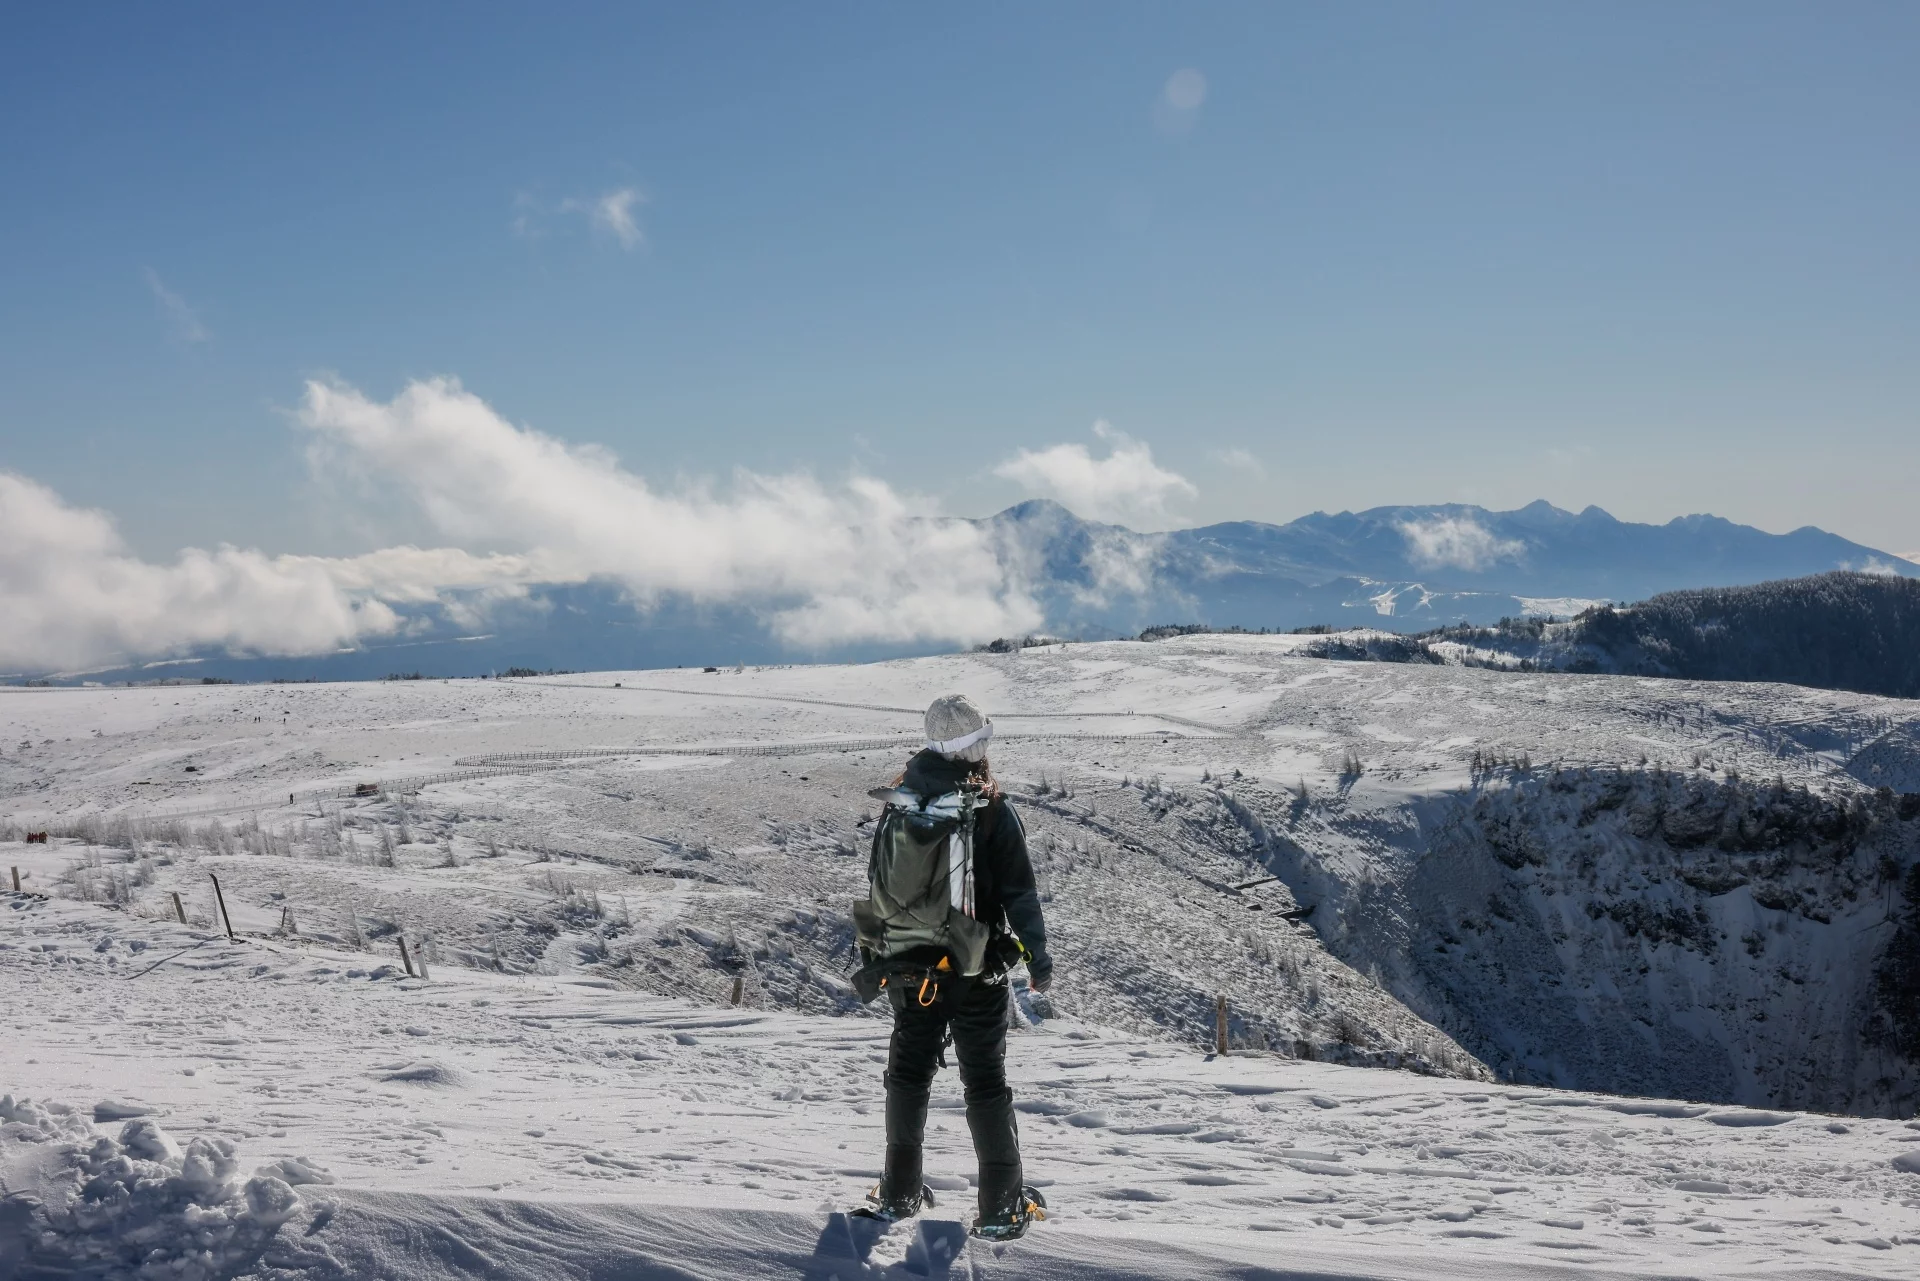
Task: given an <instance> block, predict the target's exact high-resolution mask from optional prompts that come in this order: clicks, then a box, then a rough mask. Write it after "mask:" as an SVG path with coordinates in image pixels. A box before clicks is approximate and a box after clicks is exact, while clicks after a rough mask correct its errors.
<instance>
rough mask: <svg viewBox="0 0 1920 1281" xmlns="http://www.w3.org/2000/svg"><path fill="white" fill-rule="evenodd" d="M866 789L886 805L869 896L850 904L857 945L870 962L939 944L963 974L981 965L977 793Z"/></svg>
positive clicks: (876, 833) (876, 835)
mask: <svg viewBox="0 0 1920 1281" xmlns="http://www.w3.org/2000/svg"><path fill="white" fill-rule="evenodd" d="M868 795H870V796H872V797H873V798H874V799H875V800H877V801H884V802H885V803H886V808H885V809H884V810H882V811H881V813H880V821H879V822H878V823H877V824H876V825H875V826H874V829H873V854H872V856H871V858H870V859H869V861H868V863H867V882H868V891H867V893H868V897H867V898H865V899H862V900H861V901H860V902H858V903H855V904H854V905H853V923H854V929H855V932H856V933H857V935H858V937H859V941H860V945H861V946H862V947H864V948H866V949H867V950H868V951H869V952H871V953H872V954H873V957H874V959H875V961H877V962H880V963H882V964H884V963H885V962H886V961H888V960H891V959H893V958H896V957H900V956H902V955H903V954H905V953H908V952H913V951H914V950H915V949H925V950H922V951H920V952H919V953H918V955H919V957H921V958H925V957H927V956H928V955H929V954H930V953H931V952H932V951H934V950H939V949H944V950H945V951H946V953H947V955H948V956H949V957H950V958H951V961H952V965H953V968H954V969H955V970H957V971H959V972H960V973H961V974H965V975H974V974H979V973H980V972H981V971H982V970H983V969H985V968H986V963H987V943H988V941H989V940H990V938H991V937H992V931H991V930H990V929H989V928H988V927H987V925H986V923H985V922H983V921H981V920H979V919H977V918H976V916H975V915H974V913H975V911H976V908H975V905H974V870H973V828H974V813H975V811H976V810H977V809H978V808H979V804H980V798H979V794H978V793H976V792H971V791H955V792H948V793H946V794H945V795H943V796H931V797H929V796H921V795H919V794H918V793H916V792H910V791H907V790H906V789H905V788H884V787H883V788H879V789H877V790H875V791H873V792H869V793H868Z"/></svg>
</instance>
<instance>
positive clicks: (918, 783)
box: [900, 750, 1053, 983]
mask: <svg viewBox="0 0 1920 1281" xmlns="http://www.w3.org/2000/svg"><path fill="white" fill-rule="evenodd" d="M971 768H972V766H970V765H968V764H967V762H965V761H950V760H948V759H947V758H946V757H944V756H942V755H940V753H938V752H935V751H931V750H922V751H920V752H919V753H917V754H916V755H915V756H914V758H913V759H912V760H910V761H908V762H907V772H906V775H905V777H904V778H902V779H901V780H900V786H902V787H904V788H906V789H907V790H908V791H910V792H917V793H919V794H920V795H922V796H941V795H944V794H945V793H947V792H951V791H953V790H954V789H955V788H956V787H958V786H960V784H961V783H962V782H964V781H965V780H966V778H967V773H968V771H969V770H970V769H971ZM973 821H974V828H973V855H974V869H973V878H974V903H975V906H976V910H977V914H978V916H979V918H980V919H981V920H982V921H985V922H986V923H987V925H988V926H990V927H991V928H992V929H993V930H994V932H995V933H998V934H1009V933H1010V934H1012V935H1013V936H1014V937H1015V938H1017V939H1019V940H1020V942H1021V943H1022V944H1024V945H1025V946H1026V949H1027V951H1028V952H1030V953H1032V954H1033V956H1032V959H1031V960H1030V961H1028V962H1027V972H1028V973H1029V974H1031V975H1032V976H1033V981H1034V982H1036V983H1045V982H1046V981H1047V980H1048V978H1049V977H1050V976H1051V975H1052V974H1053V958H1052V957H1051V956H1050V955H1049V954H1048V952H1047V923H1046V920H1045V918H1044V917H1042V916H1041V914H1040V891H1039V890H1038V889H1036V888H1035V887H1034V883H1033V860H1032V859H1031V858H1030V857H1029V856H1028V854H1027V832H1026V829H1025V828H1024V827H1022V826H1021V825H1020V816H1019V815H1018V814H1016V813H1015V812H1014V809H1013V806H1011V805H1009V804H1008V803H1007V801H1006V798H1005V797H1002V796H995V797H994V798H993V800H992V801H990V802H989V803H988V804H987V806H986V808H984V809H982V810H979V811H978V812H977V813H976V815H975V817H974V820H973Z"/></svg>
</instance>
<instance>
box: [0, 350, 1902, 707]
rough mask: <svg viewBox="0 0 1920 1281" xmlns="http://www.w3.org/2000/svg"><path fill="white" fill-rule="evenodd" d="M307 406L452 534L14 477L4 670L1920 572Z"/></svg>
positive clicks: (882, 629) (1074, 481) (4, 594)
mask: <svg viewBox="0 0 1920 1281" xmlns="http://www.w3.org/2000/svg"><path fill="white" fill-rule="evenodd" d="M295 419H296V422H297V423H298V425H299V427H300V428H301V430H302V431H303V432H304V433H305V435H306V439H307V444H308V462H309V465H310V467H311V469H312V471H313V472H314V474H315V476H316V477H318V478H322V479H326V480H328V481H332V482H342V488H343V490H344V491H345V492H346V493H347V494H348V495H350V496H352V499H353V500H357V501H358V502H359V503H360V504H362V506H363V507H364V509H365V510H367V511H369V512H373V511H380V510H386V511H389V512H391V511H394V510H400V511H404V512H408V513H413V514H416V515H417V516H418V518H419V519H420V520H421V521H424V523H425V526H426V527H427V528H428V529H430V530H431V532H432V537H431V538H429V539H424V540H422V541H428V542H432V543H434V544H436V545H433V546H425V547H422V546H414V545H411V544H409V545H400V546H391V547H385V548H382V549H380V550H376V551H372V552H368V553H365V554H363V555H358V556H345V557H325V556H300V555H269V554H267V553H264V552H261V551H257V550H250V549H242V548H238V547H232V546H221V547H218V548H215V549H213V550H210V551H209V550H203V549H198V548H189V549H187V550H185V551H182V552H180V553H179V554H178V555H177V556H176V557H175V558H174V559H173V560H172V562H170V563H155V562H152V561H148V560H144V559H141V558H140V557H138V556H135V555H133V554H132V553H131V552H130V551H129V550H128V549H127V547H126V546H125V544H124V543H123V542H122V541H121V540H120V538H119V536H118V534H117V533H116V532H115V529H114V526H113V521H112V519H111V518H110V517H109V516H108V515H107V514H106V513H103V512H99V511H91V510H86V509H82V508H78V507H74V506H71V505H69V504H68V503H66V502H65V501H64V500H63V499H62V498H61V497H60V496H59V495H58V494H56V493H54V492H53V491H52V490H50V489H48V488H47V487H45V486H43V485H41V484H38V483H37V482H35V481H32V480H30V479H27V478H25V477H21V476H17V475H13V474H9V473H5V472H0V618H4V619H5V620H6V625H5V626H4V627H0V673H5V674H39V673H45V672H79V671H87V670H112V669H119V670H121V671H122V672H123V673H126V672H128V671H130V670H131V669H132V668H133V667H134V666H135V665H137V664H139V663H141V662H143V661H149V660H161V659H169V658H173V657H176V656H188V655H194V656H203V657H204V656H207V655H211V654H222V653H224V654H229V655H259V656H278V657H289V656H315V655H319V656H326V655H335V656H336V658H337V660H338V661H336V658H327V659H325V662H324V663H321V662H320V660H319V659H315V660H314V661H313V662H310V663H308V664H307V665H306V667H304V668H302V670H321V669H324V670H326V671H334V670H336V669H338V668H339V667H341V666H342V665H343V664H344V665H345V666H348V667H352V668H353V669H354V670H356V671H361V672H362V673H363V674H364V671H365V669H366V668H367V666H368V665H371V664H375V663H379V662H384V661H386V660H384V659H381V658H379V657H378V655H377V653H376V652H375V651H376V649H377V648H378V647H383V646H393V645H403V644H404V645H409V646H435V645H437V646H441V647H442V648H443V650H444V648H445V647H446V646H449V645H454V644H456V643H463V642H462V641H461V638H463V637H471V636H473V635H474V634H477V633H482V632H486V633H489V634H493V633H496V632H497V633H498V635H497V636H495V637H494V639H493V644H494V646H495V650H496V651H498V652H495V653H494V655H493V657H494V660H495V661H497V662H498V663H499V664H500V665H511V664H512V663H516V662H533V663H538V664H540V665H552V664H553V663H555V662H561V661H564V662H567V663H568V664H569V665H574V666H582V665H588V664H595V665H602V666H604V665H608V664H618V663H629V664H631V663H632V662H634V661H636V660H637V659H640V658H644V657H646V656H647V655H649V654H651V655H653V656H654V657H655V658H656V659H663V660H664V661H668V662H678V661H683V660H684V659H686V658H688V657H692V656H694V655H696V654H697V655H708V654H712V653H715V652H718V653H719V654H720V655H721V656H724V657H728V658H731V657H734V656H739V655H743V654H747V653H752V654H755V655H758V656H759V657H757V658H756V659H755V660H754V661H779V660H780V659H782V658H792V657H806V656H826V655H834V654H839V655H844V654H846V653H847V652H849V650H850V649H851V648H854V647H866V652H868V653H873V652H875V651H885V652H896V653H897V652H907V651H909V650H913V649H918V650H921V651H924V650H926V649H930V648H936V647H941V646H948V645H956V644H959V645H965V644H972V643H977V642H980V641H984V640H989V639H992V638H995V637H1000V636H1016V635H1022V634H1026V633H1029V632H1035V631H1040V630H1049V629H1050V630H1054V631H1057V632H1061V633H1064V634H1069V635H1080V636H1088V637H1096V636H1112V635H1125V634H1131V633H1132V632H1134V631H1138V630H1139V629H1140V628H1141V627H1143V626H1146V625H1149V624H1155V623H1165V622H1169V621H1198V622H1210V623H1213V624H1216V625H1226V624H1239V625H1242V626H1248V627H1259V626H1270V627H1282V628H1284V627H1290V626H1298V625H1301V624H1303V623H1315V622H1333V623H1341V624H1349V625H1350V624H1354V623H1365V624H1367V625H1371V626H1386V627H1390V628H1394V629H1396V630H1418V629H1419V628H1421V627H1426V626H1433V625H1435V624H1437V623H1442V622H1451V621H1462V620H1465V621H1492V620H1493V619H1496V618H1499V617H1502V616H1504V615H1508V614H1518V613H1524V612H1527V611H1529V610H1534V609H1536V608H1547V607H1549V606H1547V605H1540V604H1539V602H1542V601H1546V602H1559V604H1557V605H1552V606H1551V607H1552V608H1555V609H1557V610H1559V611H1560V612H1566V610H1568V609H1576V608H1579V606H1580V602H1581V600H1582V598H1588V599H1616V600H1617V599H1638V598H1640V597H1643V596H1645V595H1649V594H1651V593H1652V592H1655V591H1663V590H1668V589H1671V588H1674V587H1691V586H1709V585H1736V584H1741V583H1750V582H1757V581H1761V580H1762V579H1765V578H1779V577H1788V576H1793V575H1797V574H1806V573H1815V572H1819V571H1822V570H1827V569H1834V568H1841V567H1848V566H1852V567H1858V566H1861V565H1863V564H1865V565H1885V566H1887V567H1888V571H1889V572H1902V573H1908V574H1913V575H1920V566H1914V565H1912V564H1911V563H1910V562H1906V561H1899V560H1895V559H1894V558H1892V557H1890V556H1887V555H1886V554H1884V553H1880V552H1876V551H1875V550H1874V549H1871V548H1866V547H1861V546H1859V545H1857V544H1854V543H1850V542H1848V541H1847V540H1845V539H1842V538H1838V537H1836V536H1834V535H1831V534H1826V533H1823V532H1822V531H1819V530H1814V529H1803V530H1796V531H1794V532H1793V533H1791V534H1783V535H1774V534H1767V533H1764V532H1762V531H1760V530H1757V529H1751V528H1748V527H1745V526H1738V525H1734V524H1733V523H1732V522H1729V521H1724V520H1720V519H1719V518H1717V517H1711V516H1688V517H1681V518H1677V519H1675V520H1674V521H1671V522H1668V523H1667V524H1666V525H1640V524H1632V523H1627V522H1621V521H1617V520H1615V519H1614V518H1613V517H1611V516H1609V515H1608V514H1607V513H1605V512H1603V511H1601V510H1600V509H1598V508H1588V509H1587V510H1586V511H1584V512H1580V513H1573V512H1567V511H1562V510H1560V509H1559V508H1555V507H1552V506H1550V505H1549V504H1546V503H1534V504H1531V505H1529V506H1528V507H1525V508H1522V509H1519V510H1517V511H1511V512H1490V511H1486V510H1484V509H1482V508H1477V507H1464V506H1439V507H1390V508H1377V509H1373V510H1371V511H1366V512H1358V513H1354V512H1342V513H1338V514H1337V515H1328V514H1326V513H1318V512H1316V513H1314V514H1312V515H1310V516H1304V517H1301V518H1300V519H1298V520H1295V521H1293V522H1291V523H1289V524H1287V525H1269V524H1262V523H1258V522H1228V523H1224V524H1216V525H1208V526H1204V527H1201V528H1192V529H1174V530H1170V531H1168V532H1164V533H1140V532H1136V530H1135V529H1134V528H1128V527H1126V526H1125V525H1122V524H1119V523H1104V522H1109V521H1111V522H1119V521H1127V522H1130V523H1132V524H1134V525H1145V526H1147V527H1149V528H1153V527H1161V528H1164V525H1163V524H1162V522H1164V521H1167V520H1169V519H1171V517H1172V514H1173V513H1174V512H1175V511H1176V510H1177V509H1178V506H1179V505H1180V504H1181V503H1183V502H1187V501H1190V500H1193V499H1195V498H1197V496H1198V491H1197V489H1196V488H1195V486H1194V485H1193V484H1192V482H1191V481H1189V480H1187V478H1186V477H1184V476H1181V475H1180V474H1178V473H1177V472H1174V471H1171V470H1169V469H1167V468H1166V467H1164V466H1162V465H1161V464H1159V463H1157V462H1156V461H1155V460H1154V458H1153V455H1152V451H1151V450H1150V449H1149V448H1148V447H1147V445H1146V444H1145V443H1144V442H1140V441H1136V440H1132V439H1130V438H1129V437H1127V436H1125V435H1124V434H1122V433H1120V432H1118V431H1116V430H1114V429H1113V428H1111V427H1110V426H1108V425H1107V424H1105V423H1100V424H1097V425H1096V426H1095V429H1094V434H1095V436H1096V437H1097V438H1098V440H1097V443H1096V449H1098V448H1099V446H1104V452H1101V453H1098V454H1096V449H1089V448H1088V447H1087V445H1085V444H1084V443H1067V444H1057V445H1052V446H1048V447H1041V448H1033V449H1023V450H1021V451H1019V452H1018V453H1016V454H1015V455H1014V456H1013V457H1011V458H1009V459H1007V460H1005V461H1004V462H1002V463H1001V464H1000V465H999V466H998V467H996V468H995V469H994V470H995V472H996V474H997V475H999V476H1001V477H1002V478H1003V479H1007V480H1011V481H1014V482H1016V483H1018V484H1020V485H1022V486H1023V487H1025V488H1026V489H1028V490H1029V492H1032V493H1035V494H1038V495H1042V496H1044V497H1043V498H1040V499H1036V500H1034V501H1030V502H1027V503H1022V504H1020V505H1018V506H1016V507H1013V508H1009V509H1008V510H1007V511H1005V512H1002V513H1000V514H999V515H997V516H994V517H990V518H986V519H979V520H974V519H959V518H952V517H940V516H937V515H934V516H930V515H928V514H927V513H929V512H931V511H933V510H934V506H933V504H932V503H930V502H929V501H928V500H927V499H925V498H923V497H920V496H916V495H911V494H905V493H901V492H899V491H897V490H895V489H894V488H893V487H891V486H889V485H888V484H886V483H885V482H883V481H881V480H878V479H875V478H873V477H870V476H863V475H858V474H853V475H850V476H848V477H847V478H846V479H845V480H843V481H839V482H836V483H828V482H824V481H822V480H820V479H819V478H817V477H815V476H813V475H811V474H808V473H804V472H799V473H792V474H787V475H762V474H759V473H755V472H752V471H748V470H745V469H741V470H738V471H736V472H735V473H734V474H733V475H732V476H731V477H729V478H727V480H726V481H725V482H724V483H715V482H699V481H696V482H685V483H680V484H677V485H674V486H671V487H668V486H662V485H660V484H658V483H656V482H655V481H653V480H650V479H649V478H647V477H646V476H645V475H643V474H641V473H640V472H639V471H636V470H633V469H630V468H629V467H628V466H626V465H623V464H622V462H621V461H620V460H618V459H616V458H615V457H613V456H612V455H611V454H610V453H608V452H607V451H605V450H602V449H598V448H596V447H593V446H590V445H576V444H571V443H568V442H566V441H563V440H560V439H558V438H556V437H553V436H550V435H547V434H545V433H542V432H539V431H536V430H533V429H531V428H528V427H523V426H516V425H515V424H513V423H511V422H508V421H507V420H506V419H504V418H502V417H501V416H500V415H499V414H498V413H497V412H495V410H494V409H493V408H492V407H490V406H489V405H488V404H487V403H486V402H485V401H484V400H482V399H481V398H480V397H478V396H476V395H474V394H473V393H471V392H469V391H467V390H466V389H465V388H463V387H462V386H461V385H460V384H459V383H458V382H457V381H455V380H453V379H448V378H438V379H427V380H422V381H416V382H413V383H410V384H408V385H407V386H406V387H405V388H404V389H402V390H401V391H400V392H399V394H397V395H395V396H394V397H393V398H392V399H390V400H385V401H382V400H378V399H375V398H373V397H369V396H367V395H365V394H364V393H362V392H360V391H359V390H357V389H355V388H353V387H351V386H348V385H346V384H343V383H340V382H331V381H315V382H311V383H309V384H308V385H307V387H306V391H305V395H304V397H303V399H302V402H301V404H300V407H299V409H298V411H297V413H296V415H295ZM1054 499H1057V500H1059V502H1054V501H1050V500H1054ZM1060 503H1064V504H1065V506H1061V505H1060ZM1069 508H1071V509H1072V510H1068V509H1069ZM1089 518H1092V519H1089ZM1900 567H1904V568H1900ZM543 619H544V620H545V622H542V620H543ZM502 629H504V630H502ZM516 629H517V630H516ZM509 638H510V639H509ZM341 651H349V652H348V653H347V654H344V655H343V654H341V653H340V652H341ZM415 652H422V651H419V650H416V651H415ZM482 652H483V650H482V649H481V648H471V647H470V648H469V649H468V651H467V653H468V655H469V657H467V658H463V659H460V660H459V662H461V663H463V664H465V666H464V667H462V668H461V669H460V670H466V671H471V670H487V668H486V666H485V665H484V662H483V660H482V659H481V658H480V657H479V655H480V654H481V653H482ZM488 652H491V651H488ZM561 654H565V655H568V657H566V658H561V657H559V655H561ZM447 661H448V662H449V663H451V662H453V661H454V660H453V659H452V658H448V659H447ZM316 664H319V666H318V667H316ZM356 665H357V666H356ZM242 666H243V667H244V664H243V665H242ZM269 666H276V670H277V668H278V667H283V666H285V664H279V665H272V664H270V665H269ZM246 670H249V671H251V670H253V669H251V668H248V669H246ZM378 670H379V671H382V672H384V671H387V670H391V669H390V668H386V667H381V668H379V669H378Z"/></svg>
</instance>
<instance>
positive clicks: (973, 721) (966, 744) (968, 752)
mask: <svg viewBox="0 0 1920 1281" xmlns="http://www.w3.org/2000/svg"><path fill="white" fill-rule="evenodd" d="M992 737H993V722H992V721H990V720H988V719H987V717H986V715H985V714H984V713H982V712H981V710H980V709H979V708H977V707H975V706H974V705H973V702H972V700H971V699H969V698H968V697H967V696H966V695H965V694H946V695H943V696H942V697H940V698H936V699H934V700H933V703H932V705H931V706H929V707H928V708H927V746H928V747H929V748H930V749H932V750H933V751H936V752H938V753H940V755H942V756H944V757H946V758H947V759H948V760H950V761H969V762H971V761H983V760H985V759H986V758H987V740H988V739H990V738H992Z"/></svg>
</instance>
